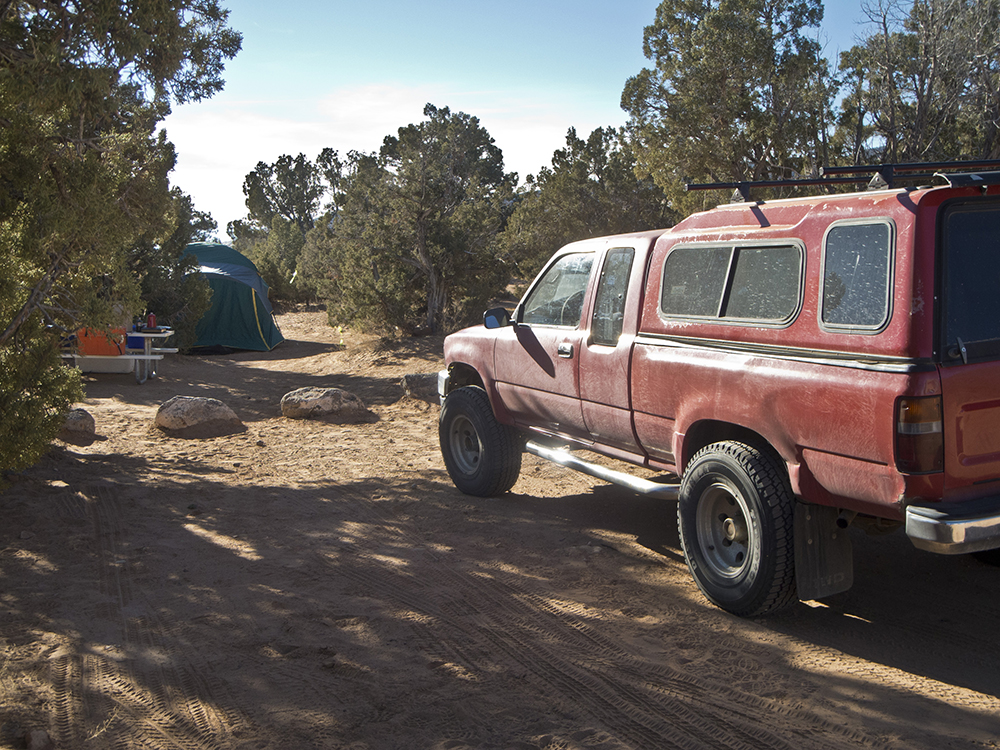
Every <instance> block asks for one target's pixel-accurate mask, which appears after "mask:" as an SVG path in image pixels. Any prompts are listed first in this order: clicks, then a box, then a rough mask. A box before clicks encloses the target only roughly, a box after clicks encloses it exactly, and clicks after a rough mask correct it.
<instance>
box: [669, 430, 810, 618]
mask: <svg viewBox="0 0 1000 750" xmlns="http://www.w3.org/2000/svg"><path fill="white" fill-rule="evenodd" d="M794 509H795V501H794V497H793V495H792V492H791V488H790V487H789V486H788V481H787V479H786V478H785V476H784V473H783V472H782V471H781V468H780V466H779V465H778V463H777V461H776V460H775V459H773V458H772V457H771V456H770V455H768V454H766V453H764V452H762V451H760V450H758V449H757V448H755V447H753V446H752V445H748V444H746V443H739V442H722V443H714V444H712V445H709V446H706V447H705V448H703V449H702V450H700V451H699V452H698V453H696V454H695V456H694V458H692V459H691V463H690V464H689V465H688V467H687V469H686V470H685V472H684V477H683V479H682V481H681V490H680V498H679V502H678V505H677V527H678V530H679V531H680V538H681V544H682V545H683V547H684V558H685V560H687V564H688V568H689V569H690V571H691V575H692V576H694V580H695V582H696V583H697V584H698V588H700V589H701V591H702V593H703V594H705V596H706V597H707V598H708V599H709V601H711V602H712V603H713V604H715V605H716V606H718V607H721V608H722V609H724V610H726V611H728V612H732V613H733V614H735V615H739V616H741V617H748V616H754V615H763V614H767V613H769V612H774V611H776V610H778V609H781V608H782V607H785V606H787V605H788V604H790V603H791V602H792V601H793V600H794V594H795V551H794V543H793V518H794Z"/></svg>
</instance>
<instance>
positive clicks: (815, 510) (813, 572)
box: [795, 503, 854, 601]
mask: <svg viewBox="0 0 1000 750" xmlns="http://www.w3.org/2000/svg"><path fill="white" fill-rule="evenodd" d="M839 515H840V513H839V511H838V510H837V509H836V508H830V507H827V506H824V505H806V504H805V503H796V504H795V583H796V587H797V589H798V596H799V599H802V600H806V601H808V600H810V599H821V598H822V597H824V596H831V595H832V594H839V593H840V592H842V591H847V590H848V589H849V588H851V586H852V585H853V584H854V556H853V553H852V549H851V540H850V538H849V537H848V535H847V529H842V528H840V527H838V526H837V517H838V516H839Z"/></svg>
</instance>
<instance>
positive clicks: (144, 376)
mask: <svg viewBox="0 0 1000 750" xmlns="http://www.w3.org/2000/svg"><path fill="white" fill-rule="evenodd" d="M173 335H174V330H173V329H172V328H163V327H160V328H139V329H137V330H134V331H128V332H127V333H126V334H125V340H124V342H123V343H124V348H123V347H122V346H121V345H120V344H114V343H113V342H111V343H109V344H108V347H107V353H104V354H93V353H89V352H85V353H80V352H67V353H65V354H63V355H62V356H63V357H64V358H66V359H70V360H72V361H73V364H74V365H76V366H77V367H79V368H80V369H81V370H83V371H84V372H118V373H126V372H134V373H135V382H136V383H138V384H139V385H142V384H143V383H145V382H146V381H147V380H148V379H149V378H152V377H155V376H156V363H157V362H158V361H159V360H161V359H163V355H164V354H176V353H177V349H175V348H173V347H162V346H154V344H155V343H156V342H158V341H163V340H164V339H167V338H169V337H170V336H173Z"/></svg>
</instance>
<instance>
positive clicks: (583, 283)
mask: <svg viewBox="0 0 1000 750" xmlns="http://www.w3.org/2000/svg"><path fill="white" fill-rule="evenodd" d="M593 263H594V254H593V253H573V254H571V255H564V256H562V257H561V258H559V260H557V261H556V262H555V263H553V264H552V265H551V266H550V267H549V269H548V270H547V271H546V272H545V275H544V276H542V278H541V279H540V280H539V282H538V283H537V284H535V287H534V289H532V290H531V292H530V294H529V295H528V297H527V298H526V299H525V300H524V302H523V303H522V308H523V310H524V313H523V314H522V316H521V320H520V322H521V323H525V324H527V325H540V326H568V327H576V326H578V325H579V324H580V315H581V314H582V312H583V298H584V296H585V293H586V291H587V282H588V281H589V280H590V267H591V266H592V265H593Z"/></svg>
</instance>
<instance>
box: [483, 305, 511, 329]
mask: <svg viewBox="0 0 1000 750" xmlns="http://www.w3.org/2000/svg"><path fill="white" fill-rule="evenodd" d="M483 325H484V326H486V327H487V328H489V329H493V328H505V327H507V326H509V325H510V313H509V312H507V311H506V310H505V309H504V308H502V307H494V308H492V309H490V310H487V311H486V312H484V313H483Z"/></svg>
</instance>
